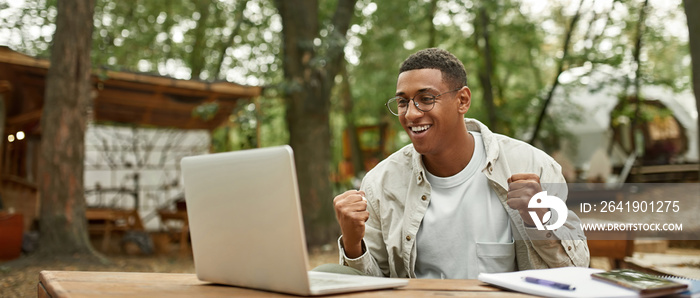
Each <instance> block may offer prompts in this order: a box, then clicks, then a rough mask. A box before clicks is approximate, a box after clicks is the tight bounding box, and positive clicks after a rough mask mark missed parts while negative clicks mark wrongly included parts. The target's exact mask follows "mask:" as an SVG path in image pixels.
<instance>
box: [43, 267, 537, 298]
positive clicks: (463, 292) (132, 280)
mask: <svg viewBox="0 0 700 298" xmlns="http://www.w3.org/2000/svg"><path fill="white" fill-rule="evenodd" d="M37 292H38V293H37V294H38V297H105V296H107V297H114V296H124V297H130V298H132V297H160V296H167V297H222V296H233V297H298V296H290V295H284V294H279V293H272V292H264V291H257V290H252V289H245V288H237V287H232V286H223V285H216V284H211V283H207V282H203V281H200V280H198V279H197V277H196V276H195V275H194V274H185V273H135V272H87V271H42V272H41V273H39V284H38V286H37ZM435 296H459V297H532V296H529V295H525V294H521V293H515V292H507V291H503V290H501V289H498V288H495V287H490V286H488V285H486V284H485V283H482V282H480V281H478V280H473V279H469V280H435V279H411V280H409V281H408V286H406V287H403V288H399V289H392V290H378V291H366V292H357V293H349V294H341V295H331V296H330V297H435Z"/></svg>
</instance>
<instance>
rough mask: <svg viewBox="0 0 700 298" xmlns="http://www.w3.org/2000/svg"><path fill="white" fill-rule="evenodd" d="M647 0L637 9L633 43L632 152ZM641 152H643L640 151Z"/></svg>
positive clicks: (633, 148) (634, 140) (637, 150)
mask: <svg viewBox="0 0 700 298" xmlns="http://www.w3.org/2000/svg"><path fill="white" fill-rule="evenodd" d="M648 4H649V0H644V3H643V4H642V9H641V10H640V11H639V21H637V38H636V40H635V43H634V64H636V65H637V69H635V72H634V74H635V76H634V97H633V98H634V99H635V100H636V102H635V106H634V116H633V117H632V125H631V127H630V128H631V129H632V133H631V135H630V136H631V138H632V139H631V144H632V152H633V153H638V152H639V148H637V138H636V136H637V131H639V127H638V126H639V113H640V111H641V107H642V98H641V97H640V92H639V91H640V90H639V89H640V88H641V81H642V79H641V76H642V62H641V61H640V60H639V55H640V54H641V52H642V36H643V35H644V20H645V19H646V10H647V5H648ZM642 154H643V153H642Z"/></svg>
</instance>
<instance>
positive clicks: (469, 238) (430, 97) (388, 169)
mask: <svg viewBox="0 0 700 298" xmlns="http://www.w3.org/2000/svg"><path fill="white" fill-rule="evenodd" d="M386 105H387V108H388V109H389V112H391V113H392V114H394V115H395V116H397V117H398V120H399V122H400V123H401V125H402V126H403V128H404V130H405V131H406V133H407V134H408V136H409V137H410V138H411V143H412V144H409V145H407V146H405V147H404V148H402V149H401V150H399V151H397V152H396V153H394V154H392V155H391V156H389V157H388V158H387V159H385V160H384V161H382V162H381V163H379V164H378V165H377V166H376V167H375V168H374V169H372V170H371V171H370V172H369V173H367V175H366V176H365V178H364V179H363V181H362V186H361V188H360V190H349V191H346V192H345V193H343V194H340V195H338V196H337V197H335V199H334V201H333V202H334V207H335V212H336V217H337V219H338V223H339V224H340V227H341V231H342V234H343V235H342V236H341V237H340V239H339V240H338V242H339V246H340V262H341V264H342V265H345V266H347V267H350V268H354V269H355V270H351V271H352V272H355V273H358V274H365V275H374V276H390V277H403V278H469V279H473V278H477V276H478V274H479V273H481V272H508V271H514V270H526V269H536V268H549V267H562V266H585V267H587V266H588V263H589V259H590V257H589V253H588V247H587V245H586V240H585V239H586V238H585V236H584V234H583V232H582V231H581V230H580V225H579V219H578V217H577V216H576V215H575V214H574V213H573V212H571V211H568V213H565V214H552V212H550V210H548V209H547V208H534V209H528V202H529V200H530V198H532V197H533V196H534V195H535V194H537V193H539V192H540V191H542V190H546V191H548V193H549V195H552V196H556V197H558V198H562V199H564V200H565V199H566V195H567V189H566V184H565V180H564V177H563V176H562V173H561V167H560V166H559V165H558V164H557V163H556V162H555V161H554V160H553V159H552V158H551V157H550V156H548V155H547V154H546V153H544V152H542V151H540V150H538V149H537V148H534V147H532V146H530V145H528V144H526V143H524V142H521V141H518V140H515V139H512V138H509V137H506V136H503V135H498V134H495V133H493V132H491V131H490V130H489V129H488V127H486V126H485V125H483V124H482V123H481V122H479V121H477V120H474V119H469V118H465V117H464V115H465V114H466V113H467V112H468V111H469V108H470V106H471V91H470V90H469V88H468V87H467V75H466V71H465V69H464V66H463V65H462V63H461V62H460V61H459V60H458V59H457V58H456V57H455V56H454V55H452V54H451V53H449V52H447V51H445V50H441V49H436V48H431V49H425V50H421V51H418V52H417V53H415V54H413V55H411V56H409V57H408V58H407V59H406V60H405V61H404V62H403V63H402V64H401V67H400V69H399V76H398V80H397V83H396V94H395V97H393V98H391V99H389V100H388V102H387V103H386ZM530 211H534V213H533V214H536V215H537V218H538V219H543V218H544V220H543V221H544V223H545V224H546V223H547V222H548V221H550V222H553V221H556V220H557V219H558V218H559V217H561V216H566V222H565V223H564V225H563V226H561V227H559V228H557V229H555V230H551V231H550V230H538V229H537V228H536V226H537V225H538V224H539V226H541V225H542V224H541V222H538V223H535V222H534V220H533V216H531V215H530ZM548 212H549V213H548Z"/></svg>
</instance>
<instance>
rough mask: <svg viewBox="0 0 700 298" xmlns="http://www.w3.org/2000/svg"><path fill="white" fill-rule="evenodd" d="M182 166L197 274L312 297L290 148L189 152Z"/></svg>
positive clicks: (211, 278) (203, 277) (202, 276)
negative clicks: (213, 152) (193, 154)
mask: <svg viewBox="0 0 700 298" xmlns="http://www.w3.org/2000/svg"><path fill="white" fill-rule="evenodd" d="M181 167H182V176H183V180H184V186H185V199H186V202H187V213H188V217H189V225H190V235H191V239H192V252H193V255H194V263H195V270H196V272H197V277H198V278H199V279H201V280H204V281H210V282H215V283H221V284H229V285H235V286H241V287H249V288H256V289H265V290H270V291H278V292H287V293H295V294H299V295H308V294H309V283H308V276H307V263H308V260H307V252H306V240H305V239H306V238H305V237H304V229H303V222H302V218H301V207H300V203H299V191H298V188H297V177H296V170H295V167H294V158H293V152H292V148H291V147H289V146H286V145H285V146H280V147H271V148H262V149H252V150H243V151H236V152H227V153H217V154H208V155H200V156H192V157H186V158H183V159H182V161H181ZM290 210H294V212H290Z"/></svg>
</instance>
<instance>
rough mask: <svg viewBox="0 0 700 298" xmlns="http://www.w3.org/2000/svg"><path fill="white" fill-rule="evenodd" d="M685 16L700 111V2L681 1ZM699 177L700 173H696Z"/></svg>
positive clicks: (699, 160)
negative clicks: (699, 15)
mask: <svg viewBox="0 0 700 298" xmlns="http://www.w3.org/2000/svg"><path fill="white" fill-rule="evenodd" d="M683 5H684V7H685V15H686V19H687V20H688V35H690V36H689V38H688V43H689V44H690V57H691V60H692V69H693V73H692V75H693V91H694V93H695V106H696V107H697V109H698V111H700V19H698V17H697V15H698V12H700V1H698V0H683ZM697 121H698V132H697V134H698V148H700V117H698V120H697ZM698 162H700V150H698ZM698 174H699V175H700V173H698Z"/></svg>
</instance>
